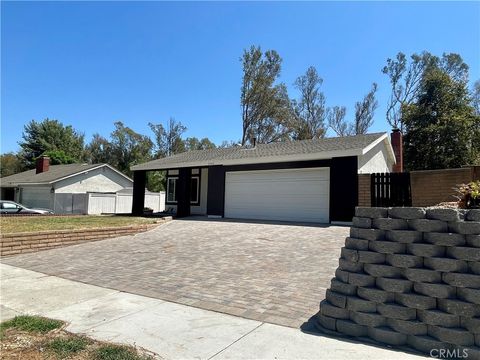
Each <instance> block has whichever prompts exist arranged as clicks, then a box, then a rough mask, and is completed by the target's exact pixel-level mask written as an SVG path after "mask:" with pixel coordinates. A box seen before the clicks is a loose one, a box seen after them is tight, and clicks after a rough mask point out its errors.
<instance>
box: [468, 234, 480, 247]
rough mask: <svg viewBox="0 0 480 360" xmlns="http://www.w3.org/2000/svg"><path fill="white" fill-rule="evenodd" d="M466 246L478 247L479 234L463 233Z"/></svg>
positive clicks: (479, 241)
mask: <svg viewBox="0 0 480 360" xmlns="http://www.w3.org/2000/svg"><path fill="white" fill-rule="evenodd" d="M465 237H466V240H467V245H468V246H473V247H476V248H480V235H472V234H470V235H465Z"/></svg>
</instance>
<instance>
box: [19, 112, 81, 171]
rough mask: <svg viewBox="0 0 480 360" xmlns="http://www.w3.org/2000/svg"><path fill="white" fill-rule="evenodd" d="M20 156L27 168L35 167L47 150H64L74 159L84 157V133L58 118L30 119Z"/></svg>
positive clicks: (24, 134)
mask: <svg viewBox="0 0 480 360" xmlns="http://www.w3.org/2000/svg"><path fill="white" fill-rule="evenodd" d="M22 138H23V141H21V142H20V143H19V144H20V147H21V151H20V154H19V156H20V158H21V160H22V162H23V164H24V165H25V167H26V168H33V167H35V160H36V158H37V157H39V156H40V155H42V154H44V153H45V152H47V151H58V150H60V151H63V152H64V154H65V155H66V156H67V157H68V158H71V159H73V160H74V161H82V160H83V157H84V135H83V134H81V133H79V132H77V131H76V130H75V129H74V128H73V127H72V126H70V125H67V126H65V125H63V124H62V123H61V122H60V121H58V120H50V119H45V120H43V121H41V122H37V121H35V120H32V121H30V122H29V123H28V124H27V125H25V126H24V130H23V135H22Z"/></svg>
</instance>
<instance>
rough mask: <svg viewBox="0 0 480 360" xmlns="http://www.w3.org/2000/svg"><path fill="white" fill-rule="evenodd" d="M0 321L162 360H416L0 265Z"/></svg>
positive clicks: (391, 352)
mask: <svg viewBox="0 0 480 360" xmlns="http://www.w3.org/2000/svg"><path fill="white" fill-rule="evenodd" d="M0 275H1V292H0V304H1V308H0V311H1V313H0V315H1V320H2V321H3V320H5V319H7V318H10V317H13V316H15V315H18V314H38V315H42V316H47V317H51V318H56V319H61V320H64V321H67V322H68V323H69V325H68V327H67V330H69V331H72V332H75V333H83V334H86V335H88V336H90V337H93V338H95V339H99V340H106V341H112V342H115V343H126V344H130V345H136V346H140V347H142V348H145V349H147V350H149V351H151V352H153V353H155V354H157V356H158V358H160V359H322V358H325V359H351V358H354V357H355V358H361V359H386V358H388V359H392V360H394V359H420V358H421V357H420V356H416V355H412V354H406V353H403V352H398V351H392V350H388V349H386V348H379V347H375V346H370V345H364V344H360V343H357V342H355V341H350V340H337V339H332V338H329V337H326V336H322V335H311V334H307V333H303V332H301V331H300V330H298V329H293V328H288V327H283V326H278V325H272V324H266V323H262V322H259V321H255V320H248V319H244V318H240V317H235V316H231V315H226V314H221V313H216V312H212V311H207V310H202V309H198V308H193V307H189V306H185V305H180V304H176V303H171V302H167V301H162V300H158V299H152V298H148V297H143V296H138V295H133V294H129V293H125V292H120V291H116V290H110V289H105V288H101V287H98V286H92V285H87V284H83V283H79V282H74V281H70V280H65V279H62V278H58V277H54V276H48V275H45V274H42V273H38V272H33V271H29V270H24V269H21V268H18V267H13V266H9V265H5V264H0Z"/></svg>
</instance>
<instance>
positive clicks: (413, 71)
mask: <svg viewBox="0 0 480 360" xmlns="http://www.w3.org/2000/svg"><path fill="white" fill-rule="evenodd" d="M432 68H440V69H442V70H443V71H444V72H445V73H446V74H448V75H449V76H451V77H452V79H454V80H456V81H461V82H466V80H467V79H468V66H467V65H466V64H465V63H464V62H463V60H462V58H461V56H460V55H458V54H454V53H451V54H447V53H444V54H443V55H442V57H441V58H439V57H437V56H434V55H432V54H430V53H429V52H426V51H424V52H422V53H421V54H412V55H411V56H410V60H408V59H407V57H406V56H405V54H403V53H402V52H399V53H398V54H397V56H396V58H395V59H390V58H389V59H387V65H386V66H385V67H384V68H383V69H382V72H383V73H384V74H386V75H387V76H388V77H389V78H390V84H391V86H392V91H391V95H390V99H389V101H388V105H387V113H386V116H387V122H388V123H389V124H390V126H392V127H393V128H396V129H400V130H403V119H402V110H403V107H404V106H405V105H408V104H411V103H412V102H413V101H414V100H415V99H416V98H417V96H418V93H419V90H420V85H421V81H422V78H423V76H424V73H425V72H426V71H427V70H428V69H432Z"/></svg>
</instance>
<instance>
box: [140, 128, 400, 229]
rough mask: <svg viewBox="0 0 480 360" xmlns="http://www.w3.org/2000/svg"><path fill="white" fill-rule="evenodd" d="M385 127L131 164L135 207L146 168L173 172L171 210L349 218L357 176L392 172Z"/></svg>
mask: <svg viewBox="0 0 480 360" xmlns="http://www.w3.org/2000/svg"><path fill="white" fill-rule="evenodd" d="M395 162H396V160H395V153H394V150H393V148H392V144H391V142H390V138H389V136H388V134H387V133H375V134H366V135H357V136H347V137H337V138H325V139H315V140H302V141H290V142H276V143H271V144H257V145H256V146H252V147H240V146H238V147H232V148H226V149H211V150H199V151H191V152H185V153H181V154H177V155H173V156H170V157H166V158H162V159H158V160H153V161H149V162H147V163H144V164H139V165H135V166H133V167H132V168H131V169H132V170H133V172H134V176H133V179H134V185H133V187H134V190H133V205H132V212H133V213H135V214H139V213H141V211H142V209H143V206H144V203H143V201H144V200H143V199H144V196H143V194H144V189H145V179H146V172H147V171H154V170H157V171H158V170H164V171H166V172H167V189H166V192H167V194H166V204H165V207H166V209H167V210H169V209H170V210H172V211H174V212H176V214H177V217H184V216H189V215H190V214H197V215H208V216H210V217H226V218H238V219H260V220H281V221H298V222H317V223H329V222H344V221H347V222H348V221H351V220H352V216H353V214H354V209H355V206H356V205H357V203H358V174H359V173H372V172H390V171H391V170H392V167H393V166H394V164H395Z"/></svg>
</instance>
